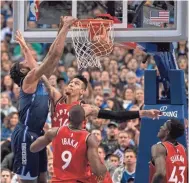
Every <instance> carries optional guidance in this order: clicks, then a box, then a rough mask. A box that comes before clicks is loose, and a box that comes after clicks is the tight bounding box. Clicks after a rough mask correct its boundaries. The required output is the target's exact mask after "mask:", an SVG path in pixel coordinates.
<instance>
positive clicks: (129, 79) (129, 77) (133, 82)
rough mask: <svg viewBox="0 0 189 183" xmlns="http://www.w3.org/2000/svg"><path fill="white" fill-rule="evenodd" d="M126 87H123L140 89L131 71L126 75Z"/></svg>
mask: <svg viewBox="0 0 189 183" xmlns="http://www.w3.org/2000/svg"><path fill="white" fill-rule="evenodd" d="M126 80H127V85H126V86H125V87H135V88H141V85H139V84H138V83H136V81H137V77H136V74H135V73H134V72H133V71H129V72H128V73H127V75H126Z"/></svg>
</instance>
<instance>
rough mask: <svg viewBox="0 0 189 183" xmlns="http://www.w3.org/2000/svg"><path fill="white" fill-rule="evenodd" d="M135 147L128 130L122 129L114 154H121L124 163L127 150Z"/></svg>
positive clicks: (121, 160) (121, 161) (121, 162)
mask: <svg viewBox="0 0 189 183" xmlns="http://www.w3.org/2000/svg"><path fill="white" fill-rule="evenodd" d="M133 147H134V144H133V143H132V142H131V139H130V138H129V134H128V133H127V132H126V131H120V132H119V134H118V146H117V149H116V150H115V151H114V154H116V155H117V156H119V158H120V164H121V165H122V164H123V160H124V152H125V150H126V149H128V148H133Z"/></svg>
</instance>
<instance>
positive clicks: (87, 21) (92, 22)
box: [72, 19, 114, 28]
mask: <svg viewBox="0 0 189 183" xmlns="http://www.w3.org/2000/svg"><path fill="white" fill-rule="evenodd" d="M113 23H114V22H113V20H101V19H100V20H99V19H82V20H77V21H76V22H75V23H74V24H73V25H72V28H74V27H77V28H88V27H89V26H90V25H92V26H93V25H94V26H99V25H101V24H103V25H104V26H105V27H110V26H112V25H113Z"/></svg>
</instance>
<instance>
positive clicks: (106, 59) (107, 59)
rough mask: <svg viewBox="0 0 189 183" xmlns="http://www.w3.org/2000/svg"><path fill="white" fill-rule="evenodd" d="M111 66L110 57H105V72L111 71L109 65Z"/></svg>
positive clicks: (103, 59) (103, 60)
mask: <svg viewBox="0 0 189 183" xmlns="http://www.w3.org/2000/svg"><path fill="white" fill-rule="evenodd" d="M109 64H110V58H109V57H103V58H102V65H103V67H104V70H105V71H109V66H110V65H109Z"/></svg>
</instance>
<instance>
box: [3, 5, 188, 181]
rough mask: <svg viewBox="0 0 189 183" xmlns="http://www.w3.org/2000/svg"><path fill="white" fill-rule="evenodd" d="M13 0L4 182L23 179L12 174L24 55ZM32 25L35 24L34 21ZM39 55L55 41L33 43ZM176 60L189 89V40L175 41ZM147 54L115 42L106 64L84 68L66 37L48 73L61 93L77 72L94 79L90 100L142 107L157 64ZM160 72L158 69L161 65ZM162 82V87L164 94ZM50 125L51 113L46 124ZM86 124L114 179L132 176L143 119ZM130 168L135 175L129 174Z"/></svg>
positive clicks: (7, 18)
mask: <svg viewBox="0 0 189 183" xmlns="http://www.w3.org/2000/svg"><path fill="white" fill-rule="evenodd" d="M12 9H13V8H12V2H11V1H1V99H0V103H1V109H0V110H1V181H2V183H10V182H18V180H17V179H16V177H15V176H14V175H13V174H12V162H13V158H14V155H13V153H12V151H11V145H10V142H11V134H12V132H13V130H14V128H15V126H16V125H17V124H18V123H19V115H18V111H19V106H18V103H19V91H20V88H19V87H18V86H17V85H16V84H15V83H14V82H13V81H12V79H11V78H10V75H9V71H10V68H11V66H12V64H14V62H15V61H23V60H24V57H23V55H22V52H21V49H20V46H19V45H18V44H17V43H13V42H12V41H11V37H12V30H13V22H14V20H13V11H12ZM30 24H31V25H30V26H35V23H34V22H30ZM28 45H29V46H30V48H31V51H32V54H33V56H34V58H35V59H36V60H37V62H39V64H40V63H41V62H42V60H43V58H44V57H45V56H46V54H47V52H48V49H49V47H50V44H45V43H28ZM174 45H175V53H176V60H177V64H178V67H179V69H182V70H183V71H184V73H185V83H186V89H187V90H188V57H187V52H188V48H187V42H186V41H180V42H177V43H174ZM143 59H144V55H143V53H142V52H140V51H136V50H134V51H133V50H128V49H126V48H125V47H121V46H115V47H114V49H113V52H112V53H111V55H110V56H108V57H104V58H102V60H101V64H102V69H101V70H100V69H98V68H90V69H87V70H82V71H79V70H78V68H77V61H76V57H75V53H74V48H73V46H72V44H71V43H67V44H66V46H65V49H64V53H63V55H62V58H61V60H60V62H59V65H58V67H57V70H56V71H55V72H54V74H53V75H52V76H51V77H50V78H49V81H50V83H51V85H53V86H54V87H56V88H58V89H59V90H60V91H61V92H62V93H64V89H65V87H66V85H67V83H68V82H69V81H70V80H71V79H72V78H73V77H74V76H75V75H76V74H78V73H80V74H82V75H83V76H84V77H86V78H87V80H88V81H89V86H88V88H87V91H86V93H85V95H84V97H83V100H84V101H85V102H86V103H90V104H95V105H97V106H98V107H100V108H103V109H107V110H140V109H142V108H143V105H144V70H145V69H157V67H156V64H155V61H154V59H153V57H151V58H150V59H148V61H147V62H146V63H145V64H143V63H142V61H143ZM157 73H158V71H157ZM162 90H163V87H162V86H161V87H160V96H161V94H162ZM49 128H51V118H50V113H49V117H48V119H47V121H46V124H45V126H44V130H45V131H46V130H48V129H49ZM87 130H89V131H90V132H91V133H94V134H95V135H96V136H97V138H98V140H99V142H100V146H99V148H98V153H99V156H100V158H101V159H102V161H103V162H105V164H106V166H107V168H108V170H109V172H110V174H111V176H112V179H113V181H114V182H116V183H118V182H126V181H127V182H129V183H131V182H133V181H134V177H135V168H136V161H137V147H138V144H139V137H140V119H135V120H129V121H122V123H121V124H120V123H119V124H118V123H116V121H110V120H104V119H98V118H97V119H93V118H90V119H89V121H88V124H87ZM47 151H48V152H47V153H48V178H49V180H50V178H51V176H52V173H53V168H52V151H51V148H50V146H49V147H48V148H47ZM125 172H127V173H129V175H130V177H129V178H128V177H126V176H125Z"/></svg>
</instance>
